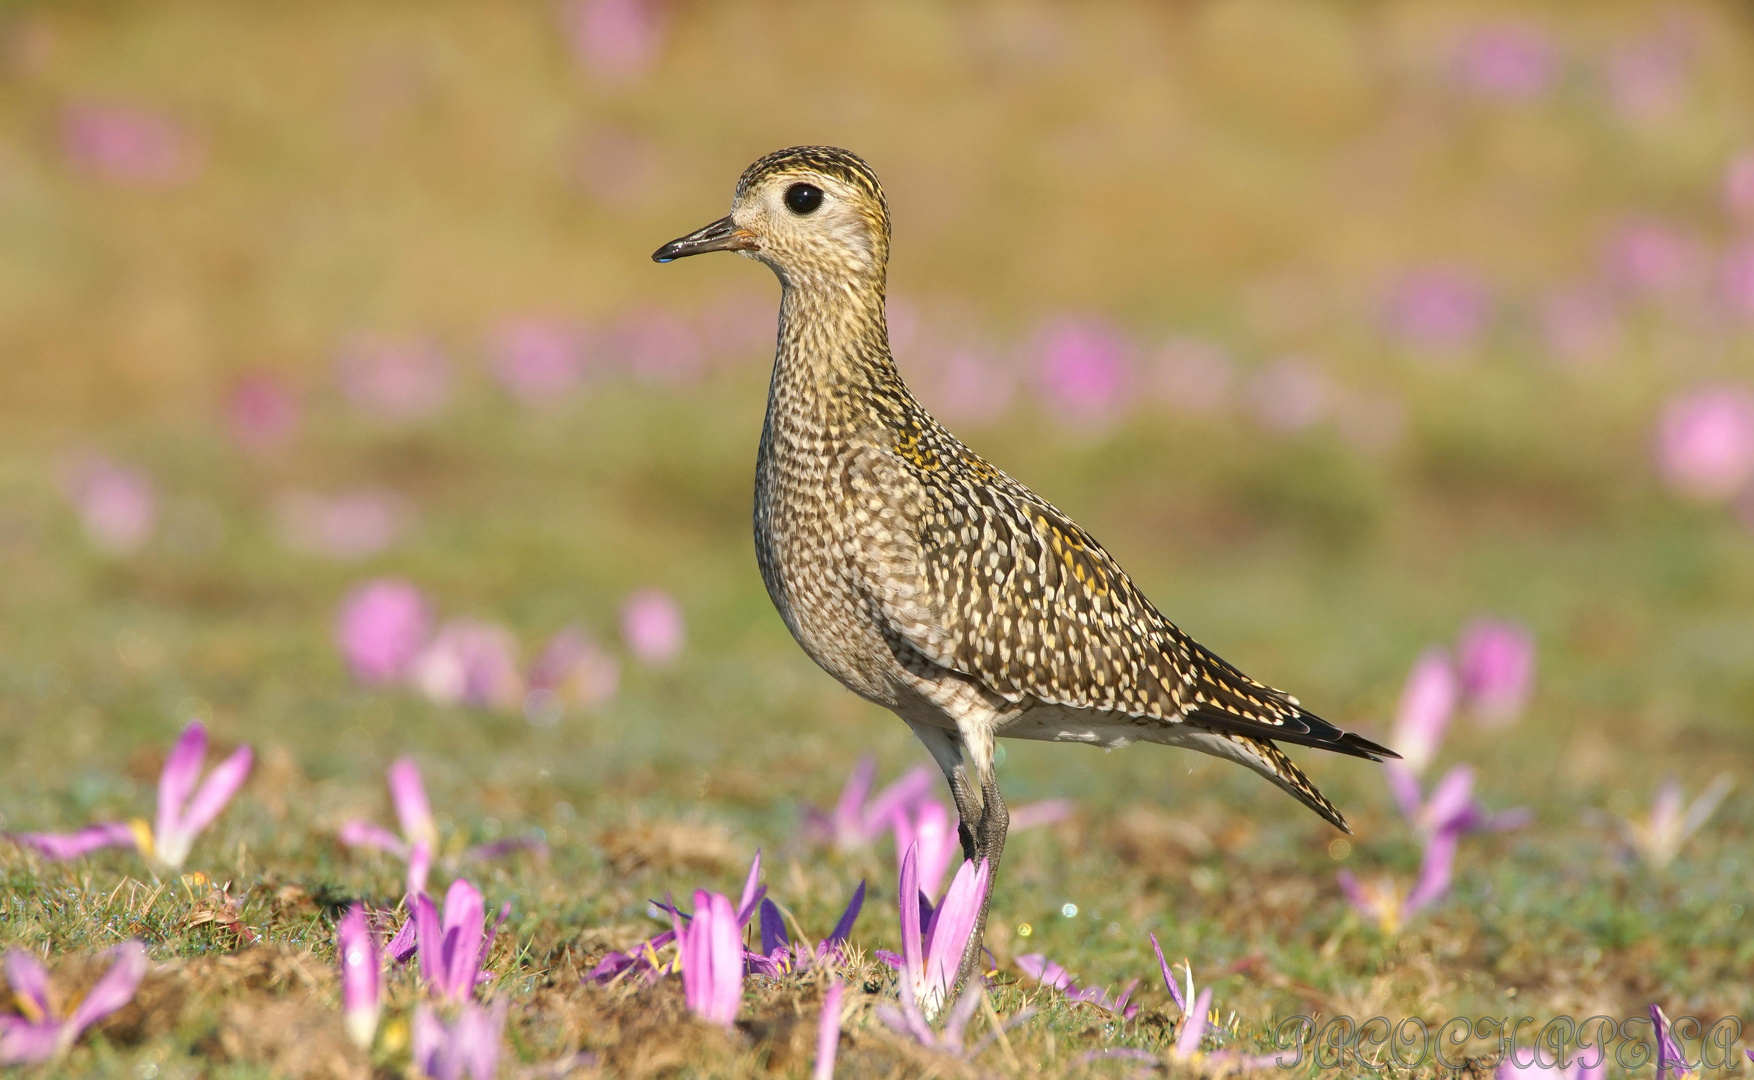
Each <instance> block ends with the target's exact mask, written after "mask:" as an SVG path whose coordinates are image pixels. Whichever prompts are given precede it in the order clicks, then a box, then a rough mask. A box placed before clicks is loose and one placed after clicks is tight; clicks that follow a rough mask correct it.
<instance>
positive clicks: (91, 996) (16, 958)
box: [0, 938, 150, 1075]
mask: <svg viewBox="0 0 1754 1080" xmlns="http://www.w3.org/2000/svg"><path fill="white" fill-rule="evenodd" d="M105 955H106V956H107V957H108V958H109V959H110V960H111V964H110V968H109V970H108V971H106V972H104V974H103V977H102V978H100V979H98V981H97V983H96V984H95V985H93V986H92V988H91V989H90V990H88V991H86V993H85V995H84V997H81V998H78V999H77V1001H78V1004H77V1005H74V1006H73V1008H72V1009H71V1010H70V1011H67V1012H65V1013H63V1011H62V1010H63V1008H64V1006H65V1005H66V1004H68V1003H69V998H70V996H71V995H68V994H67V993H66V992H65V991H62V992H57V991H56V990H55V988H54V986H53V985H52V984H51V983H50V982H49V973H48V972H47V971H44V970H43V965H42V962H41V961H39V960H38V959H37V958H36V954H35V953H30V952H26V951H25V950H23V949H20V948H16V947H14V948H11V949H8V950H7V951H6V961H5V968H6V983H7V986H8V987H9V988H10V989H11V991H12V996H13V999H14V1000H15V1002H16V1003H17V1006H18V1009H19V1012H20V1013H22V1014H23V1015H20V1016H0V1065H23V1064H30V1063H35V1062H41V1061H48V1060H51V1059H53V1058H58V1057H60V1056H61V1055H62V1054H65V1053H66V1052H67V1051H68V1050H69V1049H71V1048H72V1046H73V1044H74V1043H76V1042H78V1041H79V1036H80V1035H81V1034H83V1033H84V1032H85V1029H86V1028H88V1027H90V1026H91V1025H93V1024H95V1023H97V1022H98V1021H99V1020H102V1019H103V1018H104V1017H106V1016H108V1015H110V1014H111V1013H113V1012H115V1011H116V1010H117V1009H120V1008H121V1007H122V1006H124V1005H126V1004H128V1002H130V1001H133V1000H134V992H135V991H136V990H139V989H140V982H141V980H142V979H144V978H146V969H147V968H148V967H149V966H150V965H149V963H148V961H147V958H146V946H145V945H143V944H141V942H140V941H139V940H137V939H135V938H129V939H128V940H127V941H124V942H122V943H121V944H120V945H117V946H115V947H114V948H112V949H110V950H109V951H108V952H107V953H105ZM63 1075H65V1074H63Z"/></svg>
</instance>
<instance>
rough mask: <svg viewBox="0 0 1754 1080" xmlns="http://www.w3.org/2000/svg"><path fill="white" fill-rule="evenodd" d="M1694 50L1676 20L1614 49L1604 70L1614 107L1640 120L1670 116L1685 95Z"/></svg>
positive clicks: (1690, 75)
mask: <svg viewBox="0 0 1754 1080" xmlns="http://www.w3.org/2000/svg"><path fill="white" fill-rule="evenodd" d="M1693 54H1694V44H1693V41H1692V40H1691V35H1690V34H1689V33H1688V31H1687V29H1686V28H1685V27H1683V26H1681V25H1679V24H1676V23H1671V24H1670V26H1668V27H1666V28H1665V29H1664V30H1662V31H1660V32H1658V33H1656V34H1653V35H1651V36H1650V37H1647V38H1645V39H1644V40H1642V41H1637V42H1633V43H1632V44H1629V45H1626V46H1623V47H1621V48H1619V49H1617V50H1615V51H1614V52H1613V53H1612V54H1610V55H1609V57H1608V60H1607V73H1606V74H1607V83H1608V98H1609V100H1610V101H1611V102H1612V103H1613V105H1614V109H1615V111H1616V112H1618V113H1619V114H1620V115H1621V116H1622V117H1624V118H1625V119H1627V120H1631V121H1634V122H1641V123H1642V122H1650V121H1656V120H1662V119H1665V118H1667V117H1669V116H1672V115H1673V114H1674V113H1675V112H1676V111H1677V110H1679V109H1680V108H1681V106H1682V105H1683V104H1684V103H1685V101H1686V99H1687V93H1688V90H1689V86H1688V83H1689V81H1690V80H1691V78H1692V70H1691V69H1692V66H1693Z"/></svg>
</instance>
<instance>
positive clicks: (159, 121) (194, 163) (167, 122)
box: [61, 102, 201, 190]
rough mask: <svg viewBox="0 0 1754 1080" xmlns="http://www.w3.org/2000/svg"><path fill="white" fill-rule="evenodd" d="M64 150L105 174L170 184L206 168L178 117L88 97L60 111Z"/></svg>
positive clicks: (117, 179) (136, 182) (148, 184)
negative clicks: (177, 119)
mask: <svg viewBox="0 0 1754 1080" xmlns="http://www.w3.org/2000/svg"><path fill="white" fill-rule="evenodd" d="M61 150H62V153H64V154H65V155H66V157H67V160H68V162H70V163H71V164H72V165H73V166H74V167H75V168H77V169H80V170H81V171H83V172H86V173H88V174H90V175H92V176H95V177H97V178H98V179H100V180H106V181H109V182H110V183H115V184H124V185H128V186H132V187H139V188H150V189H158V190H165V189H169V188H175V187H181V186H182V185H184V184H186V183H188V182H189V181H191V180H193V179H195V177H196V176H197V175H199V174H200V172H201V152H200V150H199V148H198V147H197V146H196V144H195V141H194V140H193V139H192V138H191V137H190V136H189V134H188V132H186V131H185V130H183V128H182V127H181V125H179V124H177V123H176V121H174V120H172V119H170V118H169V117H167V116H164V115H162V114H160V113H156V112H152V111H149V110H147V109H143V108H140V107H138V106H133V105H121V104H112V103H99V102H86V103H83V104H78V105H72V106H69V107H68V108H67V110H66V111H65V112H63V113H62V114H61Z"/></svg>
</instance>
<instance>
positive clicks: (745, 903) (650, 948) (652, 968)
mask: <svg viewBox="0 0 1754 1080" xmlns="http://www.w3.org/2000/svg"><path fill="white" fill-rule="evenodd" d="M766 897H767V886H766V885H763V884H761V852H760V850H759V849H758V850H757V851H756V852H755V858H754V859H752V860H750V863H749V873H748V874H747V875H746V876H745V877H744V879H743V893H742V896H741V897H740V898H739V899H738V901H737V925H738V926H739V927H744V926H748V925H749V921H750V920H751V919H753V918H754V917H755V912H756V905H758V904H760V903H761V902H762V900H764V899H766ZM854 900H855V901H856V903H854V904H849V905H848V906H847V910H848V912H849V913H850V914H849V915H842V916H841V920H842V922H843V923H845V924H846V926H847V928H848V930H849V931H850V930H851V927H852V922H851V919H852V918H857V916H858V904H859V903H863V901H864V887H863V885H861V886H860V889H859V892H858V893H857V894H856V895H855V896H854ZM656 907H657V909H658V910H661V911H665V912H667V913H669V915H670V916H671V920H672V922H671V929H669V930H666V931H664V932H663V933H661V934H659V935H657V936H656V937H653V938H649V939H647V940H646V941H642V942H640V943H639V944H638V945H636V946H634V948H633V949H632V950H631V951H630V952H625V953H623V952H612V953H610V954H608V955H607V956H605V957H604V958H603V959H602V961H601V962H599V963H598V964H597V966H596V967H594V968H592V969H591V971H590V972H589V973H588V974H587V975H586V976H585V978H586V979H587V980H589V981H591V982H595V983H613V982H615V981H616V980H618V979H620V978H621V977H622V976H624V975H626V974H627V973H628V972H631V971H644V972H645V973H646V977H647V979H648V980H649V981H656V979H657V978H658V977H660V976H661V975H664V974H666V973H669V972H672V971H674V970H675V968H674V965H673V964H669V963H664V962H661V961H659V959H658V950H659V949H662V948H664V947H666V946H668V945H669V944H670V943H671V942H674V941H676V940H678V938H677V933H676V925H677V921H678V920H680V921H681V922H688V921H691V920H692V918H693V916H691V915H685V914H683V913H682V912H680V911H678V910H676V907H675V905H674V904H670V903H664V904H659V905H656ZM836 931H837V932H839V927H837V928H836ZM677 959H678V960H680V959H681V953H680V952H678V953H677Z"/></svg>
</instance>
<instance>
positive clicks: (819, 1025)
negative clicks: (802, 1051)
mask: <svg viewBox="0 0 1754 1080" xmlns="http://www.w3.org/2000/svg"><path fill="white" fill-rule="evenodd" d="M846 989H847V986H846V983H843V982H841V981H840V979H839V978H836V979H834V980H832V981H831V982H829V984H828V989H827V990H826V991H824V993H823V995H822V1013H821V1015H820V1016H819V1017H818V1018H817V1020H816V1066H815V1068H813V1069H812V1070H811V1071H810V1080H834V1058H835V1055H836V1053H837V1052H839V1050H840V999H841V997H842V995H844V994H845V993H846Z"/></svg>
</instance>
